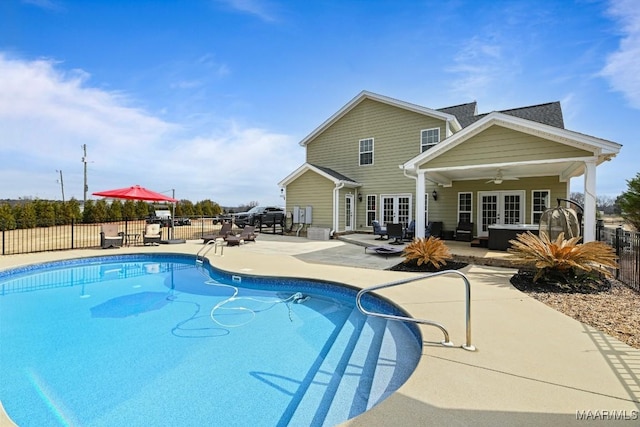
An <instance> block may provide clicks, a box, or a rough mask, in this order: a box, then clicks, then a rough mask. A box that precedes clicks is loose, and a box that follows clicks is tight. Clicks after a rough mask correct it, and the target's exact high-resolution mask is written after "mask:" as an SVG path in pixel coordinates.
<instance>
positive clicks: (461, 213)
mask: <svg viewBox="0 0 640 427" xmlns="http://www.w3.org/2000/svg"><path fill="white" fill-rule="evenodd" d="M471 196H472V194H471V193H458V222H469V223H470V222H472V221H471V211H472V210H473V202H472V200H473V199H472V197H471Z"/></svg>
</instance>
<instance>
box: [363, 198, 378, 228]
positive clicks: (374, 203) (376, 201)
mask: <svg viewBox="0 0 640 427" xmlns="http://www.w3.org/2000/svg"><path fill="white" fill-rule="evenodd" d="M365 200H366V203H367V205H366V207H365V221H366V222H367V227H373V221H375V220H376V219H378V217H377V214H378V196H377V195H375V194H367V196H366V199H365ZM371 200H372V201H373V209H369V201H371ZM371 212H373V219H371V223H369V214H370V213H371Z"/></svg>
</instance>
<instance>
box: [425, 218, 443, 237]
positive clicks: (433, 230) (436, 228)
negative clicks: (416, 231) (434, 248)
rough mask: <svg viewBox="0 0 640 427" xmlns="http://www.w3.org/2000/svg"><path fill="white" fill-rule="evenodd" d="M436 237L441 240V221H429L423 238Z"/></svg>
mask: <svg viewBox="0 0 640 427" xmlns="http://www.w3.org/2000/svg"><path fill="white" fill-rule="evenodd" d="M430 236H433V237H437V238H440V239H441V238H442V222H441V221H433V222H432V221H429V223H428V224H427V229H426V230H425V235H424V237H430Z"/></svg>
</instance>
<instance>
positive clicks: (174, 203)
mask: <svg viewBox="0 0 640 427" xmlns="http://www.w3.org/2000/svg"><path fill="white" fill-rule="evenodd" d="M171 198H172V199H175V198H176V190H175V188H172V189H171ZM175 220H176V202H173V211H172V212H171V240H173V227H174V224H175Z"/></svg>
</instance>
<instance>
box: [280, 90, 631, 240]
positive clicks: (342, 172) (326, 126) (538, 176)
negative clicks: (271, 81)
mask: <svg viewBox="0 0 640 427" xmlns="http://www.w3.org/2000/svg"><path fill="white" fill-rule="evenodd" d="M300 145H302V146H303V147H305V149H306V162H305V163H304V164H303V165H302V166H300V167H299V168H298V169H296V170H295V171H293V172H292V173H291V174H289V175H288V176H287V177H286V178H284V179H283V180H282V181H281V182H280V183H279V184H278V185H279V186H280V187H281V188H282V189H283V194H284V195H285V201H286V209H287V211H294V209H295V211H296V212H300V211H301V210H305V209H306V211H305V212H309V213H308V214H307V215H310V214H311V215H312V216H311V218H308V219H309V220H307V221H305V222H306V223H307V226H317V227H326V228H328V229H330V230H331V231H332V232H333V233H343V232H354V231H371V229H372V228H371V227H372V221H373V220H375V219H377V220H379V221H380V222H381V223H382V224H384V223H388V222H396V223H397V222H400V223H404V224H407V223H409V222H410V221H411V220H413V219H414V220H415V225H416V237H421V236H424V234H425V227H426V224H427V222H428V221H440V222H443V224H444V228H445V229H448V230H453V229H455V227H456V226H457V224H458V223H459V222H472V223H474V230H473V233H474V235H475V236H487V234H488V227H489V226H490V225H493V224H536V223H537V222H538V220H539V218H540V215H541V214H542V212H544V210H545V209H547V208H549V207H554V206H555V205H556V203H555V200H556V199H557V198H563V199H566V198H567V197H568V195H569V194H570V192H571V189H570V180H571V178H574V177H579V176H583V177H584V189H585V191H584V196H585V197H584V198H585V203H584V240H585V241H590V240H594V239H595V221H596V204H595V197H596V190H595V183H596V166H598V165H599V164H601V163H602V162H604V161H606V160H610V159H611V158H613V157H615V156H616V154H618V152H619V151H620V148H621V145H620V144H617V143H614V142H611V141H607V140H604V139H601V138H597V137H593V136H589V135H585V134H582V133H579V132H575V131H570V130H567V129H565V128H564V121H563V117H562V110H561V107H560V103H559V102H553V103H549V104H542V105H535V106H529V107H523V108H517V109H513V110H506V111H496V112H491V113H488V114H480V115H478V114H477V109H476V103H475V102H473V103H469V104H464V105H458V106H454V107H448V108H441V109H430V108H426V107H422V106H419V105H415V104H411V103H407V102H403V101H400V100H396V99H393V98H389V97H386V96H382V95H378V94H374V93H371V92H366V91H363V92H361V93H360V94H358V95H357V96H356V97H355V98H353V99H352V100H351V101H350V102H349V103H347V104H346V105H345V106H344V107H342V108H341V109H340V110H339V111H337V112H336V113H335V114H334V115H333V116H331V117H330V118H329V119H327V120H326V121H325V122H324V123H322V124H321V125H320V126H319V127H318V128H316V129H315V130H314V131H313V132H312V133H311V134H309V135H308V136H307V137H306V138H304V139H303V140H302V141H301V142H300ZM299 222H302V221H299Z"/></svg>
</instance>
